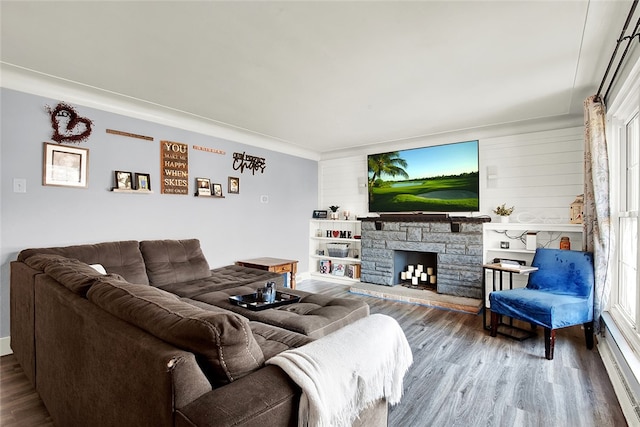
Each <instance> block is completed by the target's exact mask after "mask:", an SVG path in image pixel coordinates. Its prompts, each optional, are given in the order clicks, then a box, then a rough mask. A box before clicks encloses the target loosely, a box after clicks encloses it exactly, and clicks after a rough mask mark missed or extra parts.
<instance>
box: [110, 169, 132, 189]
mask: <svg viewBox="0 0 640 427" xmlns="http://www.w3.org/2000/svg"><path fill="white" fill-rule="evenodd" d="M113 176H114V178H115V181H116V186H115V188H116V189H117V190H133V174H132V173H131V172H126V171H114V173H113Z"/></svg>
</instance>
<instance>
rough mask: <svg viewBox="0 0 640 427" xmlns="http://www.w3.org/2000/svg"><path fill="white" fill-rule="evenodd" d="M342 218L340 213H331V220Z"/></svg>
mask: <svg viewBox="0 0 640 427" xmlns="http://www.w3.org/2000/svg"><path fill="white" fill-rule="evenodd" d="M338 218H340V214H339V213H338V212H331V219H338Z"/></svg>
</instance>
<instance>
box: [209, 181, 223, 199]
mask: <svg viewBox="0 0 640 427" xmlns="http://www.w3.org/2000/svg"><path fill="white" fill-rule="evenodd" d="M211 189H212V190H213V197H222V184H211Z"/></svg>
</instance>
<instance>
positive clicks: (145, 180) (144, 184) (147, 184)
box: [135, 172, 151, 191]
mask: <svg viewBox="0 0 640 427" xmlns="http://www.w3.org/2000/svg"><path fill="white" fill-rule="evenodd" d="M135 183H136V190H138V191H151V175H149V174H148V173H138V172H136V180H135Z"/></svg>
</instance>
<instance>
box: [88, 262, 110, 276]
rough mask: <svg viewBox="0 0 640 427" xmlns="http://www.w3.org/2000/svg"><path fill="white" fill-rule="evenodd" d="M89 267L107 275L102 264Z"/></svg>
mask: <svg viewBox="0 0 640 427" xmlns="http://www.w3.org/2000/svg"><path fill="white" fill-rule="evenodd" d="M90 266H91V267H93V269H94V270H95V271H97V272H98V273H100V274H107V270H105V269H104V267H103V266H102V264H90Z"/></svg>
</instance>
